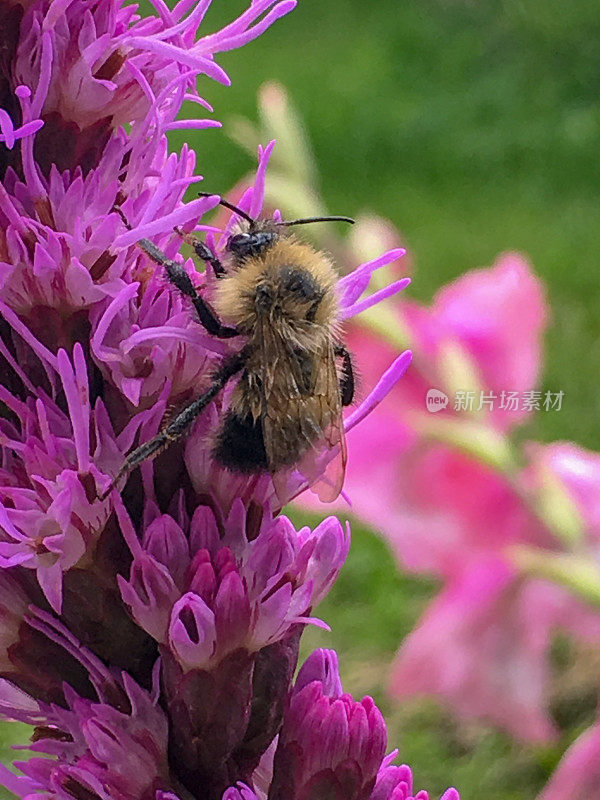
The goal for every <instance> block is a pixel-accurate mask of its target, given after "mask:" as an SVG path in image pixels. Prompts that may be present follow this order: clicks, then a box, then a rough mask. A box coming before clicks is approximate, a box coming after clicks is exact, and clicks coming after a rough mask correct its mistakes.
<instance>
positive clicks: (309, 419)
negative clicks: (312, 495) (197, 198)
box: [103, 192, 354, 502]
mask: <svg viewBox="0 0 600 800" xmlns="http://www.w3.org/2000/svg"><path fill="white" fill-rule="evenodd" d="M201 194H202V196H210V195H208V194H207V193H204V192H203V193H201ZM219 202H220V204H221V205H223V206H225V207H226V208H228V209H229V210H231V211H233V212H234V213H235V214H237V215H238V217H239V218H240V220H241V223H240V225H239V226H238V229H237V230H236V231H235V232H233V233H232V234H231V235H230V236H229V238H228V240H227V243H226V246H225V254H224V257H223V261H221V260H220V259H219V258H218V257H217V256H216V255H215V254H214V253H213V252H212V251H211V250H210V249H209V248H208V246H207V245H206V244H205V243H204V242H202V241H201V240H199V239H197V238H195V237H191V236H187V237H186V238H187V240H188V241H189V243H190V244H191V245H192V246H193V248H194V251H195V253H196V255H197V256H198V257H199V258H200V259H201V260H202V261H204V262H206V264H207V265H209V266H210V267H211V268H212V270H213V271H214V274H215V276H216V278H217V281H216V290H215V296H214V298H213V299H212V303H211V304H209V303H208V302H207V300H205V299H204V297H202V295H201V294H200V293H199V292H198V291H197V290H196V288H195V287H194V285H193V284H192V281H191V280H190V277H189V275H188V274H187V272H186V271H185V270H184V268H183V267H182V265H181V264H178V263H177V262H175V261H172V260H170V259H168V258H167V257H166V256H165V255H164V254H163V253H162V251H160V250H159V249H158V248H157V247H156V246H155V245H154V244H153V243H152V242H150V241H149V240H148V239H141V240H140V241H139V242H138V245H139V247H140V248H141V249H142V250H144V251H145V252H146V253H147V254H148V255H149V256H150V258H151V259H152V260H153V261H154V262H155V263H157V264H159V265H161V266H162V267H163V268H164V270H165V274H166V277H167V279H168V280H169V281H170V283H171V284H173V286H174V287H176V289H177V290H178V291H179V292H181V293H182V294H183V295H185V296H187V297H189V298H190V300H191V302H192V304H193V306H194V308H195V310H196V314H197V317H198V320H199V321H200V323H201V324H202V325H203V326H204V328H205V329H206V330H207V332H208V333H209V334H211V335H212V336H216V337H219V338H222V339H228V338H233V337H237V336H239V337H241V338H242V339H243V340H244V344H243V346H242V347H241V349H240V350H239V352H237V353H236V354H235V355H231V356H229V357H227V358H225V359H224V360H223V362H222V363H221V365H220V366H219V367H218V368H217V369H216V370H215V372H214V373H213V375H212V380H211V384H210V386H209V388H208V389H207V390H206V391H205V392H203V393H202V394H201V395H200V396H199V397H198V398H197V399H195V400H193V401H192V402H191V403H190V404H189V405H188V406H187V407H185V408H184V409H183V410H182V411H180V413H179V414H177V415H176V416H175V417H174V418H173V419H172V420H171V421H170V422H169V423H168V424H167V425H166V426H165V427H164V428H163V429H162V430H161V431H160V433H158V434H157V435H156V436H155V437H154V438H153V439H151V440H150V441H148V442H145V443H144V444H142V445H140V446H139V447H138V448H137V449H135V450H134V451H133V452H131V453H130V454H129V455H128V456H127V459H126V461H125V463H124V464H123V466H122V468H121V470H120V471H119V473H118V475H117V477H116V478H115V480H114V481H113V483H112V484H111V486H110V487H109V489H108V490H107V491H106V492H105V493H104V495H103V496H104V497H105V496H106V495H107V494H108V493H109V492H110V491H111V489H112V488H113V487H114V486H115V485H116V484H117V483H118V482H119V480H120V478H121V477H122V476H124V475H125V474H127V473H128V472H129V471H130V470H131V469H133V468H134V467H136V466H138V465H139V464H141V463H142V462H143V461H145V460H146V459H148V458H152V457H154V456H155V455H156V454H157V453H158V452H160V451H161V450H163V449H164V448H165V447H168V446H169V445H170V444H171V443H172V442H174V441H175V440H177V439H178V438H179V437H181V436H182V435H183V434H184V433H185V432H186V431H187V430H188V429H189V427H190V425H191V424H192V422H193V421H194V420H195V419H196V418H197V417H198V415H199V414H201V413H202V411H203V410H204V409H205V408H206V406H207V405H208V404H209V403H210V402H211V401H212V400H213V399H215V398H216V397H217V395H218V394H219V392H221V391H222V390H223V389H224V387H225V386H226V385H227V383H228V382H229V381H231V380H232V379H234V378H237V383H236V385H235V387H234V389H233V391H232V394H231V397H230V400H229V403H228V407H227V409H226V411H225V413H224V415H223V418H222V419H221V421H220V424H219V427H218V430H217V432H216V435H215V436H214V440H213V444H212V456H213V458H214V459H215V461H216V462H217V463H218V464H220V465H221V466H222V467H224V468H225V469H227V470H230V471H231V472H237V473H246V474H260V473H268V474H271V476H273V478H274V480H275V479H276V476H277V474H278V473H280V472H281V471H282V470H286V469H289V468H296V469H298V470H299V471H300V472H301V473H302V474H303V475H304V476H305V477H306V478H307V481H308V482H309V483H310V484H311V487H312V488H313V490H314V491H316V492H317V494H318V495H319V497H320V498H321V499H322V500H324V501H326V502H330V501H333V500H334V499H335V498H336V497H337V496H338V494H339V493H340V491H341V488H342V484H343V480H344V469H345V463H346V447H345V440H344V428H343V422H342V407H343V406H347V405H349V404H350V403H351V402H352V400H353V397H354V373H353V368H352V359H351V356H350V354H349V352H348V350H347V349H346V347H345V346H344V344H343V343H342V341H341V339H340V330H339V328H338V324H337V317H338V301H337V296H336V291H335V285H336V281H337V274H336V271H335V269H334V266H333V264H332V262H331V260H330V259H329V258H328V256H327V255H326V254H325V253H323V252H320V251H318V250H315V249H314V248H313V247H311V246H310V245H309V244H307V243H306V242H303V241H300V240H298V239H297V238H296V237H295V236H294V235H293V234H292V233H290V232H289V228H290V227H291V226H294V225H303V224H307V223H313V222H322V221H330V220H341V221H345V222H350V223H352V222H353V221H354V220H352V219H350V218H349V217H338V216H332V217H310V218H306V219H296V220H291V221H281V222H277V221H274V220H271V219H252V218H251V217H250V216H249V215H248V214H246V213H245V212H244V211H243V210H242V209H240V208H238V207H237V206H235V205H232V204H231V203H229V202H228V201H226V200H224V199H222V198H221V199H220V201H219ZM323 450H325V451H332V450H334V451H335V458H331V459H327V458H326V459H324V460H323V459H322V458H319V453H322V451H323ZM330 455H332V454H331V453H330ZM323 461H325V462H327V463H326V465H325V466H324V465H323ZM276 489H277V484H276Z"/></svg>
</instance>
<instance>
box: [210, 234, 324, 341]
mask: <svg viewBox="0 0 600 800" xmlns="http://www.w3.org/2000/svg"><path fill="white" fill-rule="evenodd" d="M283 265H291V266H294V267H298V268H299V269H304V270H306V271H307V272H309V273H310V274H311V275H312V277H313V278H314V279H315V281H316V283H317V284H318V285H319V286H320V287H321V289H322V290H323V293H324V294H323V299H322V301H321V302H320V304H319V307H318V309H317V312H316V315H315V318H314V320H313V322H314V323H315V324H317V325H326V326H332V325H334V324H335V321H336V317H337V312H338V304H337V298H336V295H335V284H336V280H337V274H336V272H335V269H334V267H333V264H332V263H331V261H330V260H329V258H328V257H327V256H326V255H325V254H324V253H321V252H318V251H317V250H314V249H313V248H312V247H311V246H310V245H309V244H306V243H305V242H299V241H298V240H297V239H296V238H295V237H294V236H292V235H282V236H280V237H279V238H278V240H277V241H275V242H274V243H273V244H272V245H271V246H270V247H269V248H268V249H267V250H266V252H265V253H264V254H263V255H260V256H252V257H249V258H247V259H245V260H244V261H243V262H242V263H241V264H240V265H239V266H234V268H233V269H232V270H231V271H230V272H229V274H228V275H227V277H225V278H223V279H222V280H220V281H219V283H218V285H217V290H216V295H215V299H214V301H213V305H214V309H215V311H216V312H217V314H218V315H219V316H220V317H221V318H222V319H223V320H225V321H226V322H227V323H229V324H231V325H234V326H235V327H236V328H238V330H239V331H240V332H243V333H247V334H251V333H252V332H253V331H254V330H255V326H256V323H257V314H256V310H255V306H254V299H255V296H256V287H257V286H258V285H259V284H260V283H262V282H264V281H268V282H271V283H273V284H274V285H276V283H277V281H278V275H279V271H280V269H281V267H282V266H283ZM284 310H285V311H286V312H287V313H286V314H285V316H286V317H287V318H288V319H287V321H288V322H290V321H291V320H294V319H297V320H298V321H300V320H302V319H303V316H304V314H303V313H302V312H303V310H302V309H300V308H298V309H295V308H294V303H293V298H290V301H289V303H288V304H287V305H286V307H285V309H284Z"/></svg>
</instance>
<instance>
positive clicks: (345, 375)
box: [335, 344, 355, 406]
mask: <svg viewBox="0 0 600 800" xmlns="http://www.w3.org/2000/svg"><path fill="white" fill-rule="evenodd" d="M335 354H336V356H339V357H340V358H342V359H343V366H342V377H341V379H340V395H341V398H342V405H343V406H349V405H350V403H352V401H353V400H354V388H355V387H354V366H353V364H352V356H351V355H350V353H349V352H348V350H347V349H346V348H345V347H344V345H343V344H336V346H335Z"/></svg>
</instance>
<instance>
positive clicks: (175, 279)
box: [138, 239, 238, 339]
mask: <svg viewBox="0 0 600 800" xmlns="http://www.w3.org/2000/svg"><path fill="white" fill-rule="evenodd" d="M138 246H139V247H141V248H142V250H143V251H144V252H145V253H147V254H148V255H149V256H150V258H151V259H152V260H153V261H155V262H156V263H157V264H160V265H161V266H162V267H164V268H165V272H166V273H167V278H168V279H169V280H170V281H171V283H172V284H173V286H176V287H177V288H178V289H179V291H180V292H181V293H182V294H184V295H186V297H189V298H190V299H191V301H192V303H193V304H194V308H195V309H196V313H197V314H198V319H199V320H200V322H201V323H202V325H204V327H205V328H206V330H207V331H208V332H209V333H210V334H211V336H217V337H218V338H219V339H230V338H231V337H232V336H237V335H238V332H237V330H236V329H235V328H228V327H227V326H226V325H223V324H222V323H221V322H220V321H219V319H218V317H217V316H216V314H215V312H214V311H213V310H212V308H211V307H210V306H209V305H208V303H207V302H206V300H205V299H204V298H203V297H202V296H201V295H200V294H198V292H197V291H196V288H195V286H194V284H193V283H192V281H191V280H190V276H189V275H188V274H187V272H186V271H185V270H184V268H183V267H182V266H181V264H178V263H177V262H176V261H171V259H170V258H167V257H166V256H165V254H164V253H163V252H162V250H159V248H158V247H157V246H156V245H155V244H152V242H151V241H150V240H149V239H140V241H139V242H138Z"/></svg>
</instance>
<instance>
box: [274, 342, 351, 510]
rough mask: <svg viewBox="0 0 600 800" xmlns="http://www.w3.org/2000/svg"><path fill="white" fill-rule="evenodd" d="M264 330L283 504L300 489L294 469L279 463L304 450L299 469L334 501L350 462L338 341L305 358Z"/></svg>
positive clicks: (278, 486)
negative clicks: (291, 472)
mask: <svg viewBox="0 0 600 800" xmlns="http://www.w3.org/2000/svg"><path fill="white" fill-rule="evenodd" d="M265 333H266V339H265V342H266V343H265V352H264V358H265V360H264V364H265V373H266V374H265V377H264V379H263V387H264V392H265V394H264V398H265V399H264V412H263V434H264V440H265V450H266V453H267V460H268V462H269V464H270V465H272V467H273V468H272V469H271V473H272V475H273V482H274V485H275V490H276V492H277V495H278V497H279V499H280V500H281V501H282V502H283V503H285V502H287V501H289V499H290V496H291V494H295V493H296V492H292V493H291V494H290V480H289V469H285V470H280V469H279V468H278V465H281V464H282V463H284V462H285V458H286V454H287V453H289V452H291V451H295V452H300V453H301V455H300V457H299V459H298V461H297V462H295V463H294V465H293V468H294V470H295V471H297V472H298V473H300V476H302V478H303V479H304V481H305V482H306V483H307V484H308V485H309V486H310V488H311V489H312V491H314V492H315V493H316V494H317V495H318V496H319V498H320V499H321V500H322V501H323V502H332V501H333V500H335V499H336V498H337V496H338V495H339V493H340V491H341V490H342V486H343V482H344V473H345V466H346V442H345V437H344V427H343V421H342V411H341V399H340V389H339V377H338V374H337V369H336V364H335V355H334V351H333V345H332V343H331V342H330V341H329V340H327V341H324V342H323V343H322V345H321V347H319V348H318V349H317V350H316V351H315V352H313V353H311V354H310V357H307V358H304V360H302V359H299V357H298V354H297V352H296V353H295V352H290V350H289V349H288V347H287V345H286V342H285V341H284V340H283V339H280V337H278V336H277V334H275V333H273V332H266V331H265ZM269 337H270V338H271V340H269ZM296 484H298V481H296Z"/></svg>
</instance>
